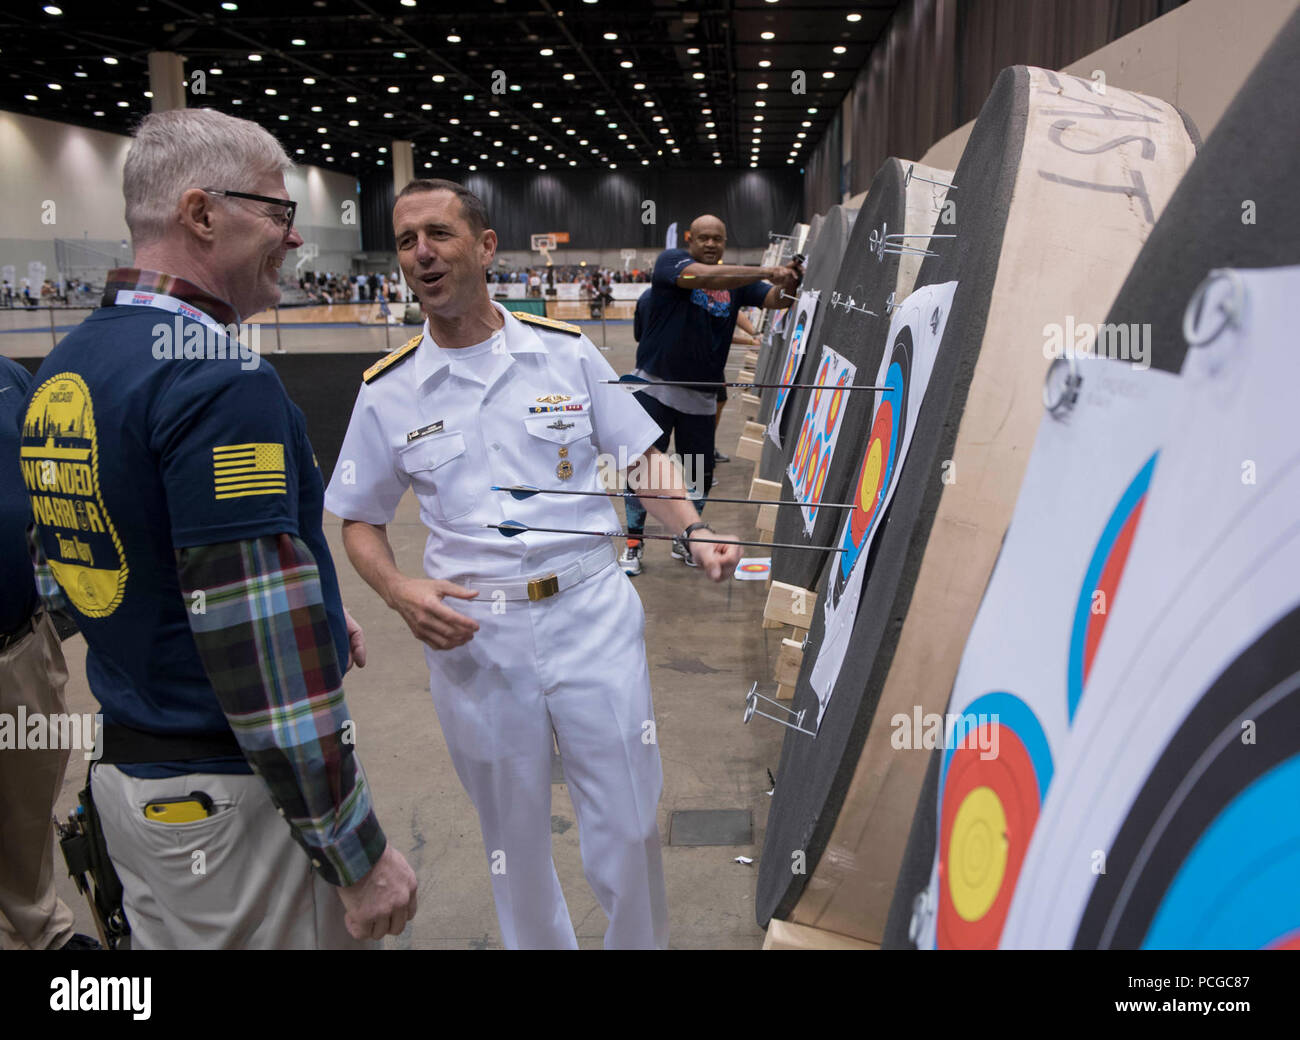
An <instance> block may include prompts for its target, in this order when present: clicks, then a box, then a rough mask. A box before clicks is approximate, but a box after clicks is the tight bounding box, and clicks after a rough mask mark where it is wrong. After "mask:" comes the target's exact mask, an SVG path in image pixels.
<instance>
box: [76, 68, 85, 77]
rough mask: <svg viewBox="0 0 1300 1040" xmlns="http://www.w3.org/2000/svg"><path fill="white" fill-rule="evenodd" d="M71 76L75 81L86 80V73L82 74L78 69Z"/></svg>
mask: <svg viewBox="0 0 1300 1040" xmlns="http://www.w3.org/2000/svg"><path fill="white" fill-rule="evenodd" d="M73 75H74V76H76V77H77V79H85V78H86V73H84V72H82V71H81V70H80V69H78V70H77V71H76V72H74V73H73Z"/></svg>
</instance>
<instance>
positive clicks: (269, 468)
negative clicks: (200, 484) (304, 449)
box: [212, 444, 288, 499]
mask: <svg viewBox="0 0 1300 1040" xmlns="http://www.w3.org/2000/svg"><path fill="white" fill-rule="evenodd" d="M212 490H213V494H215V495H216V497H217V498H218V499H223V498H244V497H246V496H248V495H283V494H285V493H286V492H287V491H288V487H287V486H286V484H285V477H284V445H283V444H222V445H218V446H217V447H215V448H213V449H212Z"/></svg>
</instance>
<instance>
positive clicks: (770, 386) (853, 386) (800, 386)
mask: <svg viewBox="0 0 1300 1040" xmlns="http://www.w3.org/2000/svg"><path fill="white" fill-rule="evenodd" d="M601 382H602V383H618V384H620V385H622V386H630V387H633V388H635V389H638V390H639V389H641V388H642V387H645V386H694V387H701V388H704V389H708V390H717V389H718V388H719V387H724V386H725V387H734V388H739V389H741V390H891V389H893V387H889V386H864V385H863V384H861V383H850V384H848V385H846V386H833V385H832V384H830V383H701V382H699V381H698V380H694V379H683V380H659V381H656V382H653V383H652V382H649V381H648V380H647V381H646V382H633V381H631V380H627V379H602V380H601Z"/></svg>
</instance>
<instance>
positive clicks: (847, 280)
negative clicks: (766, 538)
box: [772, 159, 907, 589]
mask: <svg viewBox="0 0 1300 1040" xmlns="http://www.w3.org/2000/svg"><path fill="white" fill-rule="evenodd" d="M903 172H904V170H903V164H902V163H901V162H899V161H898V160H897V159H887V160H885V162H884V164H883V165H882V166H881V167H880V169H879V170H877V171H876V176H875V177H874V178H873V179H872V181H871V187H870V189H869V190H868V191H867V198H866V201H865V202H864V203H863V205H862V208H861V209H860V210H859V211H858V216H857V219H856V220H855V221H854V223H853V230H852V231H851V232H850V234H849V240H848V244H847V245H846V246H845V248H844V256H843V258H842V259H841V260H840V267H839V271H838V272H837V273H836V275H835V280H834V282H833V283H832V285H831V288H830V290H829V291H824V292H823V293H822V297H821V303H820V305H819V307H818V315H817V320H816V321H815V322H814V323H813V333H814V336H813V338H810V339H809V340H808V347H807V350H806V352H805V355H804V358H805V362H806V363H805V364H804V365H803V366H802V371H803V373H804V374H805V375H806V376H807V377H808V378H807V379H803V378H801V379H800V382H811V381H814V380H815V379H816V376H817V371H818V363H819V361H820V360H821V357H822V349H823V347H829V348H830V349H831V350H833V351H835V352H836V353H837V354H839V355H840V356H841V357H843V358H844V359H845V360H846V361H848V362H850V363H851V364H852V365H854V366H855V368H856V373H855V375H854V379H853V382H854V384H855V385H857V386H870V385H871V384H872V383H874V382H875V379H876V370H877V369H878V368H879V367H880V359H881V356H882V355H883V354H884V350H885V341H886V338H887V337H888V334H889V317H888V315H887V314H886V313H885V300H886V298H887V297H888V296H889V294H890V293H891V292H893V290H894V287H895V285H897V284H898V260H899V258H898V256H897V255H896V254H882V255H881V256H880V257H877V255H876V254H875V253H873V252H872V251H871V247H870V244H869V240H870V237H871V234H872V232H873V231H874V230H878V229H879V228H880V227H881V226H882V225H888V226H889V227H890V228H892V229H894V230H896V231H901V230H902V229H903V225H904V222H905V220H906V212H907V189H906V188H905V187H904V186H903ZM866 311H871V312H874V313H870V314H868V313H865V312H866ZM813 395H814V391H812V390H796V391H793V392H792V393H791V395H790V399H789V400H788V401H787V402H786V406H785V407H786V417H785V418H786V422H785V424H784V425H785V428H786V430H788V431H789V433H788V437H787V438H786V440H785V441H783V444H784V447H785V448H786V451H785V452H784V461H785V465H786V466H787V467H788V466H789V464H790V462H791V460H792V459H793V458H794V457H795V451H796V449H797V445H798V441H799V435H800V429H801V426H800V423H801V420H802V419H803V417H804V415H805V412H806V410H807V408H808V405H809V402H810V401H811V400H812V399H813ZM875 396H876V395H875V394H874V393H873V392H872V391H870V390H853V391H849V392H847V393H843V394H841V395H840V404H839V410H840V413H841V415H842V418H841V419H840V424H841V425H840V435H839V440H838V442H837V443H836V446H835V449H836V450H835V451H834V453H833V454H831V455H830V462H829V465H827V468H826V481H825V484H824V485H823V486H822V490H821V494H820V496H819V498H818V500H819V501H822V502H843V501H844V500H845V498H846V496H847V495H848V494H849V492H850V488H849V484H850V481H852V480H853V478H854V477H855V476H856V475H857V469H858V467H859V465H860V464H861V462H862V452H861V444H862V441H863V438H864V437H865V435H866V430H867V424H868V423H870V421H871V405H872V402H873V401H874V400H875ZM821 398H822V399H825V394H824V393H823V394H822V395H821ZM810 441H811V438H810ZM819 454H820V453H819V452H818V451H817V449H816V448H813V449H812V450H810V451H808V452H807V453H805V457H806V459H807V467H808V470H809V471H810V475H811V473H812V472H814V471H815V469H816V467H817V466H818V465H820V464H821V463H820V462H819V461H818V455H819ZM823 459H824V456H823ZM781 497H782V498H785V499H791V498H795V497H797V496H796V495H795V491H794V485H793V483H792V482H791V480H790V476H789V474H788V472H783V473H782V476H781ZM843 520H844V510H842V509H819V510H817V513H816V514H815V518H814V521H813V528H812V531H811V532H809V531H806V530H805V528H804V517H803V510H802V509H796V508H794V507H790V506H787V507H784V508H782V509H779V510H777V520H776V531H775V533H774V535H773V540H774V541H777V542H785V543H789V544H793V545H806V546H817V545H829V544H830V543H831V542H832V541H834V539H835V536H836V533H837V532H838V531H839V529H840V526H841V524H842V522H843ZM828 555H829V554H828V553H825V552H814V551H812V550H811V549H773V550H772V579H773V580H774V581H783V582H786V583H788V584H790V585H794V586H796V587H798V588H801V589H811V588H814V587H815V586H816V584H817V579H818V577H819V575H820V574H821V572H822V569H823V568H824V567H825V565H826V559H827V556H828Z"/></svg>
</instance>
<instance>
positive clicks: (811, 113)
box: [808, 108, 817, 116]
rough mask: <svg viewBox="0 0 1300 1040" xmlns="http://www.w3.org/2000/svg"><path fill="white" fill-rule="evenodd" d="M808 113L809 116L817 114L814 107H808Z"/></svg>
mask: <svg viewBox="0 0 1300 1040" xmlns="http://www.w3.org/2000/svg"><path fill="white" fill-rule="evenodd" d="M808 114H809V115H810V116H815V115H816V114H817V109H815V108H810V109H808Z"/></svg>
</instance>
